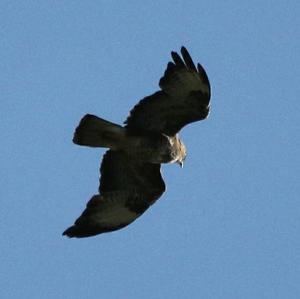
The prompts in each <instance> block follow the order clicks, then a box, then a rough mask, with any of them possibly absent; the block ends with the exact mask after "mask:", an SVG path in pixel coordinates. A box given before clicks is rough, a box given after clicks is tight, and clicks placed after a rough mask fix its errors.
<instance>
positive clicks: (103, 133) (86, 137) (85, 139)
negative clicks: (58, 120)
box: [73, 114, 126, 149]
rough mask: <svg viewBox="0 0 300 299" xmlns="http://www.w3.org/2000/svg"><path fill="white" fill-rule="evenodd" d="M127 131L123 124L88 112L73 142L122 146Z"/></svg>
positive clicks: (116, 147) (115, 147)
mask: <svg viewBox="0 0 300 299" xmlns="http://www.w3.org/2000/svg"><path fill="white" fill-rule="evenodd" d="M125 138H126V131H125V129H124V128H123V127H122V126H119V125H117V124H114V123H112V122H109V121H107V120H104V119H102V118H100V117H97V116H95V115H91V114H86V115H85V116H84V117H83V118H82V119H81V121H80V123H79V125H78V127H77V128H76V130H75V133H74V137H73V142H74V143H75V144H78V145H85V146H91V147H107V148H111V149H118V148H120V147H122V144H123V143H124V139H125Z"/></svg>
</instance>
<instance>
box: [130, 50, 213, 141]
mask: <svg viewBox="0 0 300 299" xmlns="http://www.w3.org/2000/svg"><path fill="white" fill-rule="evenodd" d="M171 55H172V58H173V61H174V62H169V63H168V66H167V69H166V71H165V73H164V76H163V77H162V78H161V79H160V81H159V86H160V88H161V90H160V91H158V92H156V93H154V94H152V95H150V96H148V97H146V98H144V99H142V100H141V101H140V102H139V103H138V104H137V105H136V106H135V107H134V108H133V109H132V110H131V112H130V115H129V117H128V118H127V120H126V121H125V124H126V127H128V128H130V129H131V130H133V131H137V132H143V131H155V132H162V133H165V134H167V135H170V136H171V135H175V134H176V133H177V132H178V131H180V129H181V128H182V127H184V126H185V125H187V124H189V123H192V122H195V121H198V120H202V119H205V118H206V117H207V116H208V113H209V101H210V84H209V80H208V77H207V75H206V72H205V70H204V68H203V67H202V66H201V65H200V64H199V63H198V65H197V68H196V66H195V65H194V63H193V60H192V58H191V56H190V54H189V53H188V51H187V50H186V48H184V47H182V48H181V55H182V58H183V59H182V58H181V57H180V56H179V55H178V54H177V53H176V52H172V53H171Z"/></svg>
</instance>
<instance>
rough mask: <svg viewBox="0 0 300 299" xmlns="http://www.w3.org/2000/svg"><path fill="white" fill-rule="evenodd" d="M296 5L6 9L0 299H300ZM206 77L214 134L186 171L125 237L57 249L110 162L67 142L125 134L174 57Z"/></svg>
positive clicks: (1, 26)
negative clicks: (91, 120)
mask: <svg viewBox="0 0 300 299" xmlns="http://www.w3.org/2000/svg"><path fill="white" fill-rule="evenodd" d="M299 3H300V2H299V1H296V0H295V1H288V0H287V1H279V0H278V1H269V0H267V1H261V0H255V1H236V0H235V1H216V0H211V1H187V0H185V1H5V0H4V1H1V3H0V19H1V22H0V34H1V44H0V57H1V58H0V71H1V75H0V98H1V101H0V105H1V106H0V107H1V109H0V115H1V117H0V134H1V135H0V136H1V144H2V146H1V151H0V160H1V161H0V163H1V168H0V175H1V180H0V194H1V197H0V201H1V203H0V206H1V209H0V231H1V238H0V252H1V254H0V284H1V287H0V297H1V298H5V299H6V298H9V299H10V298H31V299H40V298H64V299H67V298H72V299H77V298H88V299H89V298H107V299H118V298H141V299H143V298H147V299H149V298H150V299H152V298H153V299H160V298H189V299H190V298H205V299H207V298H209V299H210V298H211V299H218V298H222V299H227V298H228V299H235V298H243V299H248V298H270V299H271V298H272V299H277V298H278V299H282V298H289V299H294V298H295V299H296V298H297V299H298V298H300V283H299V279H300V241H299V233H300V201H299V200H300V199H299V193H300V182H299V178H300V175H299V174H300V158H299V145H300V138H299V136H300V134H299V132H300V128H299V127H300V125H299V123H300V119H299V115H300V107H299V97H300V71H299V69H300V55H299V53H300V34H299V33H300V18H299V14H300V4H299ZM182 45H185V46H186V47H187V48H188V49H189V51H190V54H191V56H192V57H193V59H194V60H195V62H200V63H201V64H202V65H203V66H204V67H205V69H206V71H207V73H208V76H209V79H210V82H211V86H212V102H211V114H210V117H209V119H207V120H205V121H203V122H198V123H194V124H192V125H190V126H188V127H186V128H185V129H184V130H183V132H182V134H181V136H182V138H183V140H184V142H185V144H186V146H187V147H188V157H187V160H186V163H185V167H184V168H183V169H180V168H179V167H178V166H177V165H165V166H164V167H163V175H164V178H165V181H166V183H167V192H166V193H165V194H164V195H163V196H162V198H161V199H160V200H159V201H158V202H157V203H156V204H155V205H154V206H153V207H152V208H151V209H150V210H148V211H147V212H146V213H145V214H144V215H143V216H142V217H141V218H139V219H138V220H137V221H136V222H134V223H133V224H132V225H130V226H129V227H127V228H126V229H123V230H120V231H117V232H114V233H109V234H103V235H99V236H96V237H93V238H87V239H68V238H65V237H62V236H61V233H62V232H63V230H64V229H65V228H67V227H68V226H69V225H71V224H72V223H73V221H74V220H75V218H76V217H78V216H79V214H80V213H81V211H82V210H83V209H84V207H85V204H86V202H87V201H88V199H89V198H90V197H91V196H92V195H93V194H95V193H96V191H97V188H98V176H99V173H98V169H99V164H100V160H101V156H102V154H103V152H104V150H101V149H89V148H84V147H78V146H76V145H73V144H72V141H71V140H72V135H73V131H74V128H75V127H76V126H77V124H78V122H79V120H80V118H81V117H82V116H83V115H84V114H85V113H93V114H96V115H99V116H101V117H103V118H106V119H109V120H112V121H115V122H118V123H121V122H122V121H123V120H125V118H126V117H127V115H128V111H129V110H130V108H131V107H132V106H133V105H134V104H135V103H136V102H137V101H138V100H140V99H141V98H143V97H144V96H146V95H149V94H151V93H153V92H154V91H156V90H157V89H158V80H159V78H160V76H161V75H162V74H163V72H164V70H165V67H166V64H167V62H168V61H169V59H170V51H171V50H179V49H180V47H181V46H182Z"/></svg>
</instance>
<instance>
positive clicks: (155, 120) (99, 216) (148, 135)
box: [63, 47, 210, 238]
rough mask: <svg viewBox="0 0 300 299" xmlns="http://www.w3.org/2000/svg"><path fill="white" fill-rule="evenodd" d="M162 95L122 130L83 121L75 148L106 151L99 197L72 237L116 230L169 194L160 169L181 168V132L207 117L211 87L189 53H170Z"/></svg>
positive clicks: (136, 111)
mask: <svg viewBox="0 0 300 299" xmlns="http://www.w3.org/2000/svg"><path fill="white" fill-rule="evenodd" d="M171 56H172V58H173V62H169V63H168V65H167V69H166V71H165V73H164V75H163V77H162V78H161V79H160V81H159V86H160V90H159V91H157V92H155V93H154V94H152V95H150V96H147V97H145V98H144V99H142V100H141V101H140V102H139V103H138V104H137V105H136V106H135V107H134V108H133V109H132V110H131V111H130V114H129V116H128V118H127V120H126V121H125V122H124V126H120V125H117V124H114V123H111V122H109V121H106V120H104V119H101V118H99V117H97V116H94V115H90V114H87V115H85V116H84V117H83V118H82V119H81V121H80V123H79V125H78V127H77V128H76V130H75V133H74V138H73V142H74V143H75V144H78V145H83V146H90V147H104V148H108V151H107V152H106V153H105V154H104V156H103V160H102V163H101V167H100V173H101V176H100V186H99V193H98V194H96V195H94V196H92V198H91V199H90V200H89V202H88V203H87V206H86V209H85V210H84V211H83V213H82V214H81V216H80V217H79V218H78V219H77V220H76V221H75V223H74V225H73V226H71V227H69V228H68V229H67V230H65V231H64V232H63V235H67V236H68V237H77V238H83V237H90V236H94V235H97V234H101V233H105V232H111V231H115V230H118V229H120V228H123V227H125V226H127V225H128V224H130V223H132V222H133V221H134V220H135V219H137V218H138V217H139V216H141V215H142V214H143V213H144V212H145V211H146V210H147V209H148V208H149V207H150V206H151V205H152V204H153V203H154V202H155V201H156V200H157V199H158V198H159V197H160V196H161V195H162V194H163V193H164V191H165V183H164V181H163V178H162V176H161V172H160V168H161V164H162V163H174V162H175V163H178V164H180V165H181V166H182V164H183V162H184V159H185V157H186V148H185V146H184V144H183V142H182V141H181V140H180V139H179V136H178V132H179V131H180V130H181V129H182V128H183V127H184V126H185V125H187V124H189V123H192V122H196V121H199V120H203V119H205V118H206V117H207V116H208V113H209V101H210V84H209V80H208V77H207V75H206V72H205V70H204V69H203V67H202V66H201V65H200V64H197V67H196V66H195V65H194V63H193V60H192V58H191V56H190V55H189V53H188V51H187V50H186V48H185V47H182V48H181V56H182V57H180V55H179V54H178V53H176V52H171Z"/></svg>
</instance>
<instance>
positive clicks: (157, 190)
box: [63, 150, 165, 238]
mask: <svg viewBox="0 0 300 299" xmlns="http://www.w3.org/2000/svg"><path fill="white" fill-rule="evenodd" d="M100 172H101V177H100V187H99V194H97V195H94V196H93V197H92V198H91V199H90V201H89V202H88V204H87V207H86V209H85V210H84V211H83V213H82V214H81V216H80V217H79V218H78V219H77V220H76V221H75V224H74V225H73V226H71V227H70V228H68V229H67V230H66V231H65V232H64V233H63V234H64V235H67V236H69V237H77V238H82V237H89V236H94V235H97V234H101V233H104V232H110V231H114V230H118V229H120V228H122V227H125V226H127V225H128V224H130V223H131V222H133V221H134V220H135V219H136V218H138V217H139V216H140V215H142V214H143V213H144V212H145V211H146V210H147V209H148V208H149V207H150V205H151V204H153V203H154V202H155V201H156V200H157V199H158V198H159V197H160V196H161V195H162V194H163V192H164V191H165V184H164V181H163V179H162V176H161V173H160V165H159V164H150V163H140V162H136V161H134V160H133V159H132V158H129V157H128V156H126V155H125V154H123V153H121V152H116V151H111V150H109V151H107V152H106V154H105V155H104V157H103V160H102V164H101V169H100Z"/></svg>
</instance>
